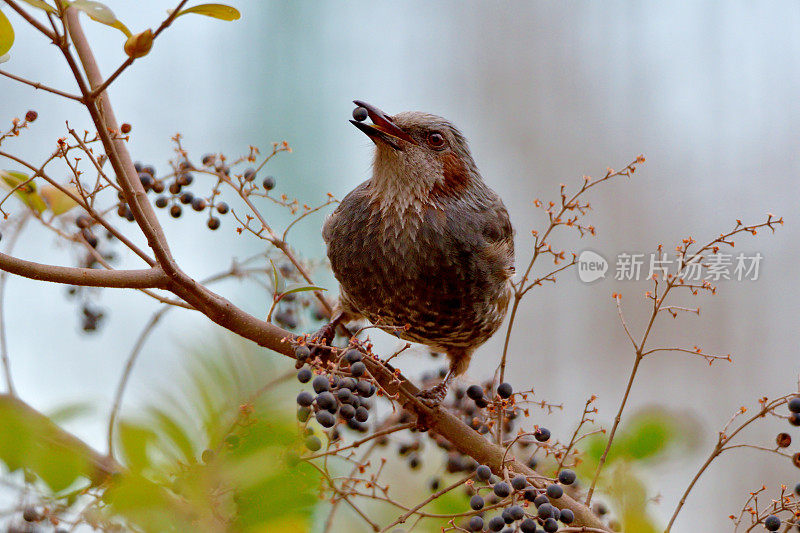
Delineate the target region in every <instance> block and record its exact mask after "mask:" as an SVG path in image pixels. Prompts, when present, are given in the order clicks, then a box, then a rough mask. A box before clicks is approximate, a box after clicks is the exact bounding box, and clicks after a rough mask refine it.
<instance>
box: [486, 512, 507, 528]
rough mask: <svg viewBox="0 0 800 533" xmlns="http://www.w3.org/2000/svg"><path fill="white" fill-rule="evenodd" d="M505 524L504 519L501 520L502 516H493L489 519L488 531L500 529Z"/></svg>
mask: <svg viewBox="0 0 800 533" xmlns="http://www.w3.org/2000/svg"><path fill="white" fill-rule="evenodd" d="M505 525H506V522H505V520H503V517H502V516H493V517H492V519H491V520H489V531H500V530H501V529H503V527H504V526H505Z"/></svg>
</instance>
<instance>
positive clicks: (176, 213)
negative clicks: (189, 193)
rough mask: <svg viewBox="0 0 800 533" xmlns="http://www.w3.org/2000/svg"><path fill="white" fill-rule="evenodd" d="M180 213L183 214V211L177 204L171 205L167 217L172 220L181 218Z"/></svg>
mask: <svg viewBox="0 0 800 533" xmlns="http://www.w3.org/2000/svg"><path fill="white" fill-rule="evenodd" d="M182 212H183V209H181V206H179V205H177V204H175V205H173V206H172V207H170V208H169V215H170V216H171V217H172V218H179V217H180V216H181V213H182Z"/></svg>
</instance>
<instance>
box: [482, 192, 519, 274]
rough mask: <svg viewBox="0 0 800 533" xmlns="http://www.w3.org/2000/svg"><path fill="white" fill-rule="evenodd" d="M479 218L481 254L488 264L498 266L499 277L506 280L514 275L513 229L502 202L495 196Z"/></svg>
mask: <svg viewBox="0 0 800 533" xmlns="http://www.w3.org/2000/svg"><path fill="white" fill-rule="evenodd" d="M481 218H482V222H483V224H482V228H481V235H482V236H483V240H484V247H483V250H482V251H481V253H482V255H484V256H485V257H487V258H488V259H489V260H490V264H496V265H498V267H499V268H498V274H500V275H501V277H504V278H506V279H508V278H510V277H511V276H513V275H514V228H513V227H512V226H511V219H510V218H509V216H508V211H507V210H506V206H505V205H503V201H502V200H500V198H499V197H497V196H495V198H494V201H493V202H492V203H491V204H489V206H488V208H486V209H485V211H484V213H483V216H482V217H481Z"/></svg>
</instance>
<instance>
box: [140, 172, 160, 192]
mask: <svg viewBox="0 0 800 533" xmlns="http://www.w3.org/2000/svg"><path fill="white" fill-rule="evenodd" d="M139 181H140V182H141V183H142V187H144V190H147V189H149V188H150V187H152V186H153V185H154V184H155V182H156V180H154V179H153V176H151V175H150V174H148V173H147V172H139Z"/></svg>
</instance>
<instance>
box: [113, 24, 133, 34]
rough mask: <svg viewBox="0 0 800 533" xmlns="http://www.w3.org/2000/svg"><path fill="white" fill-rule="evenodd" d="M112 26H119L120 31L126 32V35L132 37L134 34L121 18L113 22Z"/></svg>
mask: <svg viewBox="0 0 800 533" xmlns="http://www.w3.org/2000/svg"><path fill="white" fill-rule="evenodd" d="M111 27H112V28H117V29H118V30H119V31H121V32H122V33H124V34H125V36H126V37H130V36H131V35H133V34H132V33H131V30H129V29H128V27H127V26H126V25H125V24H123V23H122V21H121V20H116V21H114V24H111Z"/></svg>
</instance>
